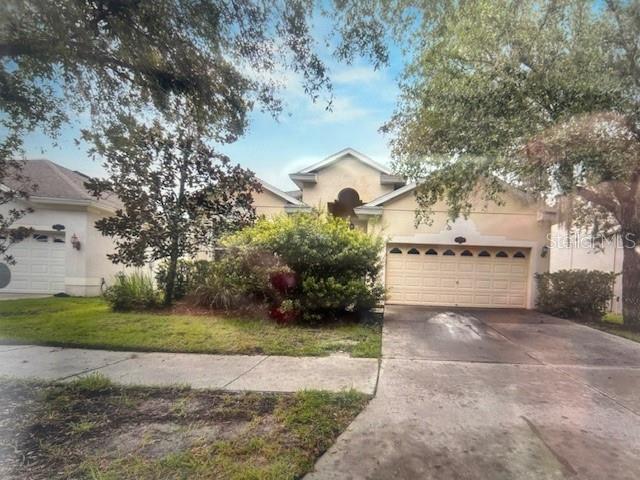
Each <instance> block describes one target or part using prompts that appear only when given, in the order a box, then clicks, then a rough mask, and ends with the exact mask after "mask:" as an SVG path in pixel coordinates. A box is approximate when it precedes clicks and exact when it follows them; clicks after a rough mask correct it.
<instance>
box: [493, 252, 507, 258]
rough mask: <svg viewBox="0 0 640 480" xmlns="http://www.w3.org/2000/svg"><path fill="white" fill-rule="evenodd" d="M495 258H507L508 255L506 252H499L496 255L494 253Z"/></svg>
mask: <svg viewBox="0 0 640 480" xmlns="http://www.w3.org/2000/svg"><path fill="white" fill-rule="evenodd" d="M496 258H509V255H507V253H506V252H503V251H502V250H500V251H499V252H498V253H496Z"/></svg>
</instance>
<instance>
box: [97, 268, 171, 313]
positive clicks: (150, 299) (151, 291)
mask: <svg viewBox="0 0 640 480" xmlns="http://www.w3.org/2000/svg"><path fill="white" fill-rule="evenodd" d="M104 297H105V299H106V300H107V302H108V303H109V305H111V308H112V309H113V310H116V311H129V310H145V309H150V308H157V307H159V306H160V305H161V303H162V293H161V292H160V291H159V290H157V289H156V288H155V285H154V284H153V279H152V278H151V277H150V276H149V275H145V274H144V273H141V272H135V273H129V274H125V273H119V274H118V275H116V277H115V280H114V282H113V285H111V286H110V287H108V288H107V289H106V290H105V292H104Z"/></svg>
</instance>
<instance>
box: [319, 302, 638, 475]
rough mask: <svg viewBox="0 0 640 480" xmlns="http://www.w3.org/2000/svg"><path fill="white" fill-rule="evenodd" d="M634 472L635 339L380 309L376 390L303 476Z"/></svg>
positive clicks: (575, 328) (556, 323) (554, 323)
mask: <svg viewBox="0 0 640 480" xmlns="http://www.w3.org/2000/svg"><path fill="white" fill-rule="evenodd" d="M471 478H474V479H475V478H478V479H491V480H498V479H564V478H567V479H569V478H580V479H598V480H600V479H604V478H607V479H630V480H631V479H637V478H640V344H637V343H634V342H631V341H629V340H625V339H621V338H618V337H614V336H611V335H608V334H606V333H602V332H599V331H597V330H593V329H590V328H588V327H584V326H581V325H577V324H574V323H571V322H567V321H564V320H560V319H556V318H553V317H548V316H545V315H541V314H538V313H535V312H527V311H496V310H482V311H472V310H456V311H454V310H448V309H428V308H414V307H387V312H386V314H385V328H384V337H383V360H382V369H381V372H380V379H379V383H378V390H377V395H376V397H375V398H374V399H373V400H372V402H371V403H370V405H369V406H368V407H367V409H366V410H365V411H364V412H363V413H362V414H361V415H360V416H359V417H358V418H357V419H356V421H355V422H354V423H353V424H352V425H351V426H350V427H349V429H348V430H347V431H346V432H345V433H344V434H343V435H342V436H341V437H340V438H339V440H338V442H337V443H336V444H335V445H334V446H333V447H332V448H331V449H330V450H329V451H328V452H327V453H326V454H325V455H324V456H323V457H322V458H321V459H320V460H319V461H318V463H317V464H316V469H315V471H314V472H312V473H311V474H309V475H308V479H314V480H317V479H341V480H345V479H393V480H399V479H411V480H417V479H439V480H444V479H471Z"/></svg>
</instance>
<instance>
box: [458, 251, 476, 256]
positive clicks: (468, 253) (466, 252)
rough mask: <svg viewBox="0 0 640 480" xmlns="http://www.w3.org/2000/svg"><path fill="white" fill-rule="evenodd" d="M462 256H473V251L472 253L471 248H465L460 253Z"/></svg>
mask: <svg viewBox="0 0 640 480" xmlns="http://www.w3.org/2000/svg"><path fill="white" fill-rule="evenodd" d="M460 256H461V257H473V253H471V252H470V251H469V250H465V251H463V252H462V253H461V254H460Z"/></svg>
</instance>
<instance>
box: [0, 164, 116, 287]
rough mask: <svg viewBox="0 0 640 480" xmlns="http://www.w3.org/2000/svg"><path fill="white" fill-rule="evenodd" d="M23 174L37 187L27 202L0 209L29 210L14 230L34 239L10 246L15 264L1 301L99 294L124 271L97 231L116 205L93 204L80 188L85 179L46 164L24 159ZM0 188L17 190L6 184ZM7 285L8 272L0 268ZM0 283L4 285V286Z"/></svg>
mask: <svg viewBox="0 0 640 480" xmlns="http://www.w3.org/2000/svg"><path fill="white" fill-rule="evenodd" d="M23 164H24V166H23V173H24V175H25V176H26V177H28V178H29V180H30V181H29V184H35V185H37V189H34V190H32V191H31V192H30V197H29V199H28V201H18V202H16V203H15V204H5V205H0V209H1V210H0V211H2V213H5V212H6V211H7V210H8V209H10V208H12V207H20V208H22V207H31V208H33V213H29V214H27V215H26V216H25V217H23V218H22V219H21V220H20V221H18V222H17V223H16V224H15V226H24V227H30V228H32V229H33V234H32V235H30V236H29V237H28V238H25V239H24V240H22V241H21V242H19V243H16V244H14V245H12V246H11V247H10V251H9V253H11V254H12V255H13V256H14V257H15V259H16V264H15V265H8V266H6V267H8V272H9V273H8V275H9V282H8V284H7V285H6V286H4V287H3V288H0V298H2V297H3V296H4V297H15V296H23V295H48V294H56V293H60V292H64V293H67V294H70V295H81V296H90V295H99V294H100V287H101V285H102V283H103V282H108V281H109V280H110V278H111V277H112V276H113V275H114V274H116V273H117V272H118V271H119V270H121V269H122V267H119V266H117V265H113V264H112V263H111V261H109V259H107V253H110V252H112V251H113V244H112V241H111V239H109V238H107V237H103V236H102V234H101V233H100V232H99V231H98V230H96V229H95V227H94V223H95V221H96V220H98V219H99V218H102V217H104V216H106V215H111V214H113V212H115V210H116V208H118V206H119V205H120V203H119V201H118V199H117V198H114V197H112V198H103V199H100V200H96V199H95V198H94V197H92V196H91V195H90V194H89V192H87V190H86V189H85V187H84V182H85V181H86V180H87V178H88V177H87V176H85V175H83V174H82V173H80V172H76V171H72V170H69V169H67V168H64V167H62V166H60V165H57V164H55V163H53V162H51V161H49V160H26V161H24V162H23ZM5 183H6V184H5V185H0V188H9V189H11V188H18V187H19V185H16V184H14V181H12V180H11V179H7V180H6V181H5ZM1 270H2V271H3V272H4V273H3V275H4V278H2V279H0V284H3V283H6V275H7V268H5V267H3V268H2V269H1ZM2 280H4V281H2Z"/></svg>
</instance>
